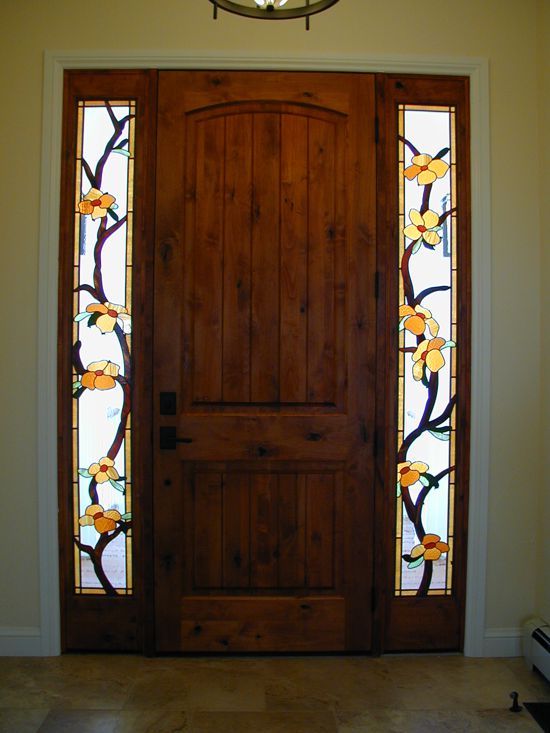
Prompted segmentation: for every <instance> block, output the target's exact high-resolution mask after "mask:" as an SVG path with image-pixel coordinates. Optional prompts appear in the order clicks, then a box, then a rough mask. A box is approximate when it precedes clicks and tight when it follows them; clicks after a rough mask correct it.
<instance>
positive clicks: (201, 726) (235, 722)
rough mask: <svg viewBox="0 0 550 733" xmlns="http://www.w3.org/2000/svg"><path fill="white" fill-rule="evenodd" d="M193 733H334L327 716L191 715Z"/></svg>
mask: <svg viewBox="0 0 550 733" xmlns="http://www.w3.org/2000/svg"><path fill="white" fill-rule="evenodd" d="M191 729H192V732H193V733H336V731H337V728H336V720H335V718H334V716H333V714H332V713H331V712H313V711H301V712H299V711H294V712H288V713H282V712H279V713H276V712H264V713H213V712H212V713H206V712H198V713H194V715H193V718H192V728H191Z"/></svg>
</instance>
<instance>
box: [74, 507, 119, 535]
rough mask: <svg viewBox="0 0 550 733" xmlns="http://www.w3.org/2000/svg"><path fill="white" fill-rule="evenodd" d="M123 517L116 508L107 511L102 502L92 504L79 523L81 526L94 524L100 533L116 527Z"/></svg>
mask: <svg viewBox="0 0 550 733" xmlns="http://www.w3.org/2000/svg"><path fill="white" fill-rule="evenodd" d="M121 519H122V516H121V514H120V512H119V511H117V510H116V509H108V510H107V511H105V510H104V509H103V507H102V506H101V505H100V504H90V506H89V507H88V508H87V509H86V512H85V514H83V516H81V517H80V519H79V520H78V523H79V524H80V526H81V527H90V526H91V525H92V524H93V525H94V527H95V528H96V529H97V531H98V532H99V533H100V534H104V533H105V532H111V531H112V530H113V529H115V528H116V523H117V522H118V521H120V520H121Z"/></svg>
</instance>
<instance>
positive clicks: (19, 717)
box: [0, 709, 48, 733]
mask: <svg viewBox="0 0 550 733" xmlns="http://www.w3.org/2000/svg"><path fill="white" fill-rule="evenodd" d="M47 714H48V710H44V709H42V710H31V709H27V710H17V709H15V710H0V733H37V731H38V729H39V728H40V726H41V725H42V723H43V722H44V718H45V717H46V715H47Z"/></svg>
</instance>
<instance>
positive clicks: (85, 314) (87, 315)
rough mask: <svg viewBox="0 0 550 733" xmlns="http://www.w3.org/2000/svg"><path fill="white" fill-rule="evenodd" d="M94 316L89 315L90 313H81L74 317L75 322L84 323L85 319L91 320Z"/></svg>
mask: <svg viewBox="0 0 550 733" xmlns="http://www.w3.org/2000/svg"><path fill="white" fill-rule="evenodd" d="M91 315H92V314H91V313H88V311H84V312H83V313H79V314H78V315H76V316H75V317H74V320H75V321H76V322H77V323H78V322H79V321H83V320H84V319H85V318H89V317H90V316H91Z"/></svg>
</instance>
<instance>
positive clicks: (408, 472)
mask: <svg viewBox="0 0 550 733" xmlns="http://www.w3.org/2000/svg"><path fill="white" fill-rule="evenodd" d="M428 468H429V466H428V464H427V463H422V461H415V462H414V463H411V462H410V461H403V463H398V464H397V483H398V484H401V486H403V487H405V488H407V486H412V485H413V484H415V483H416V482H417V481H418V480H419V479H420V476H421V475H422V474H424V473H426V471H427V470H428Z"/></svg>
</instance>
